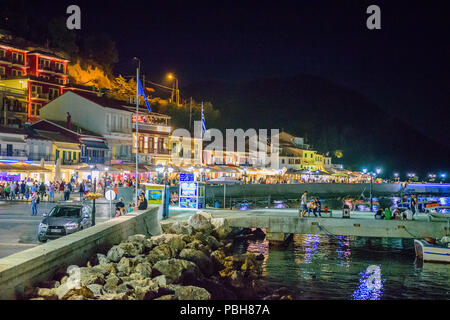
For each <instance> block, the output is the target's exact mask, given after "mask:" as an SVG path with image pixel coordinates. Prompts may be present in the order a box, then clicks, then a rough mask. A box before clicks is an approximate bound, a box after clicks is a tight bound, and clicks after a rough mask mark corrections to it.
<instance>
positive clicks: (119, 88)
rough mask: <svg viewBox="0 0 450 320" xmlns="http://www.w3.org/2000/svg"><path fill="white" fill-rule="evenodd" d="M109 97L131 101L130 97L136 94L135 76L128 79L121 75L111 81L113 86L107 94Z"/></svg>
mask: <svg viewBox="0 0 450 320" xmlns="http://www.w3.org/2000/svg"><path fill="white" fill-rule="evenodd" d="M106 95H107V96H108V97H109V98H113V99H116V100H121V101H129V100H130V97H135V96H136V81H134V79H133V78H131V79H130V80H128V81H127V80H126V79H125V78H124V77H122V75H119V76H118V77H117V78H115V79H114V81H112V83H111V88H110V90H109V91H108V92H107V94H106Z"/></svg>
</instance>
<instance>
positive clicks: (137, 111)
mask: <svg viewBox="0 0 450 320" xmlns="http://www.w3.org/2000/svg"><path fill="white" fill-rule="evenodd" d="M133 59H134V60H137V61H138V67H137V69H136V121H135V122H134V123H135V124H136V135H135V136H136V180H135V184H136V188H135V192H136V203H137V200H138V188H139V171H138V170H139V169H138V158H139V146H138V140H139V139H138V138H139V134H138V133H139V90H138V82H139V72H140V70H141V60H140V59H139V58H137V57H134V58H133Z"/></svg>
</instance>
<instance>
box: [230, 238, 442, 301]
mask: <svg viewBox="0 0 450 320" xmlns="http://www.w3.org/2000/svg"><path fill="white" fill-rule="evenodd" d="M413 245H414V244H413V240H411V239H397V238H362V237H348V236H327V235H316V234H303V235H300V234H297V235H295V236H294V239H293V242H292V243H291V244H290V245H289V246H288V247H287V248H283V249H280V248H270V249H269V244H268V241H266V240H264V241H243V242H241V243H239V244H238V245H237V246H236V248H235V250H236V252H239V253H243V252H246V251H248V252H253V253H255V254H260V253H262V254H263V255H264V257H265V260H264V265H263V277H264V278H265V280H266V281H267V283H268V285H269V286H271V287H274V288H277V287H282V286H283V287H287V288H289V289H291V290H293V291H294V292H295V294H296V295H297V296H298V298H299V299H345V300H380V299H381V300H386V299H434V300H442V299H444V300H450V264H436V263H428V262H427V263H422V262H421V261H416V257H415V252H414V247H413ZM369 266H375V267H372V268H374V269H373V270H378V271H379V275H380V277H379V278H380V280H381V281H380V283H379V286H375V288H373V286H371V285H369V286H368V285H367V280H368V278H369V277H370V276H373V275H375V273H374V271H373V270H370V269H369V270H368V268H369Z"/></svg>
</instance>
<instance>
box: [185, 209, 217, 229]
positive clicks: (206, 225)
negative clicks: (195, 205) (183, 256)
mask: <svg viewBox="0 0 450 320" xmlns="http://www.w3.org/2000/svg"><path fill="white" fill-rule="evenodd" d="M188 226H189V227H191V228H192V229H193V230H194V231H195V232H202V233H205V234H210V233H211V231H212V225H211V222H210V221H209V220H208V219H207V218H206V217H205V216H204V215H202V214H198V213H197V214H194V215H192V216H190V217H189V219H188Z"/></svg>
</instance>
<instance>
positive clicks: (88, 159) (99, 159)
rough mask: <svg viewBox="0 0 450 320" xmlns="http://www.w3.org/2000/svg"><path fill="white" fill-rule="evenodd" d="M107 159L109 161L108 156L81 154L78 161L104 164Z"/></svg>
mask: <svg viewBox="0 0 450 320" xmlns="http://www.w3.org/2000/svg"><path fill="white" fill-rule="evenodd" d="M107 161H111V158H109V157H90V156H81V157H80V162H83V163H91V164H104V163H105V162H107Z"/></svg>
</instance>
